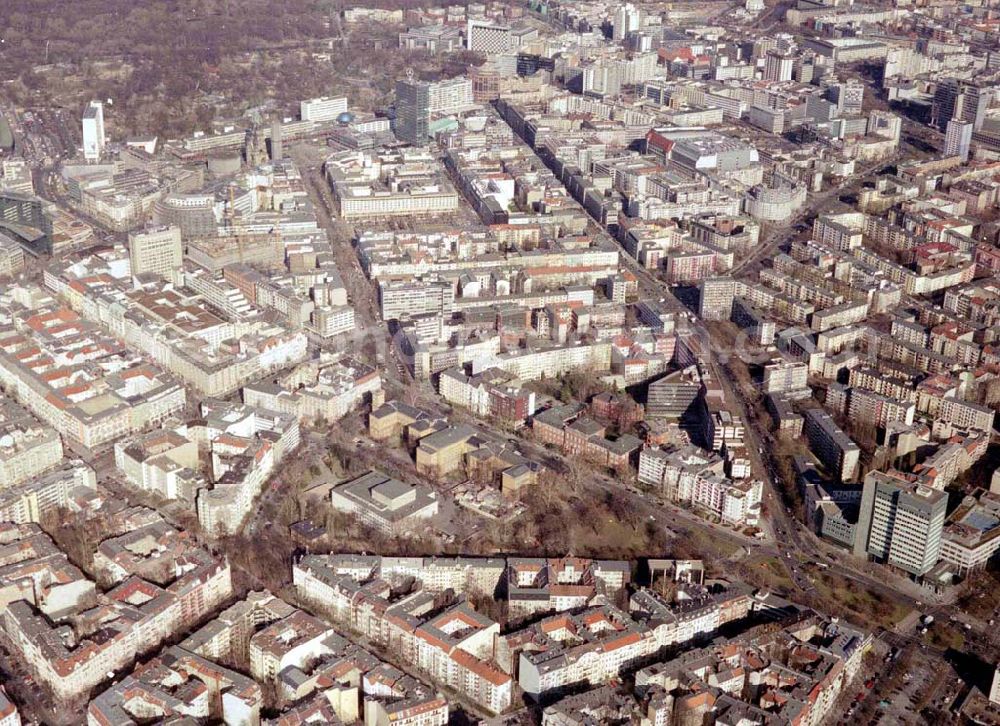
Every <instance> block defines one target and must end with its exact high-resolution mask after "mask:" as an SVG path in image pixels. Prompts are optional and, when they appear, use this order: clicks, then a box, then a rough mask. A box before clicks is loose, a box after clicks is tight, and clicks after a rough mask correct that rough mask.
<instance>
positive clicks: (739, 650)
mask: <svg viewBox="0 0 1000 726" xmlns="http://www.w3.org/2000/svg"><path fill="white" fill-rule="evenodd" d="M872 642H873V641H872V636H871V634H869V633H865V632H863V631H860V630H857V629H856V628H854V627H852V626H851V625H849V624H846V623H844V622H841V621H839V620H838V619H835V618H825V617H823V616H820V615H817V614H816V613H811V612H809V611H805V612H799V613H797V614H796V615H794V616H793V619H792V620H790V621H789V622H786V623H784V624H783V625H782V626H781V627H779V628H775V627H773V626H771V627H770V628H768V630H751V631H750V632H749V633H746V634H745V635H742V636H738V637H735V638H721V639H719V640H717V641H716V642H713V644H712V645H710V646H707V647H705V648H700V649H694V650H688V651H686V652H684V653H683V654H681V655H679V656H677V657H676V658H674V659H673V660H670V661H667V662H662V663H655V664H653V665H650V666H647V667H645V668H642V669H640V670H639V671H638V672H637V673H636V674H635V682H636V690H637V692H638V693H642V694H650V695H651V696H652V697H653V701H652V702H651V709H652V710H653V711H654V712H655V714H656V716H657V717H658V718H662V719H664V720H665V721H670V720H673V721H674V722H678V723H688V722H692V721H698V720H702V719H704V718H705V717H706V716H707V715H710V717H711V718H715V719H717V720H719V721H721V722H724V723H725V722H730V721H731V722H734V723H736V722H739V721H741V720H745V719H746V718H754V719H760V718H766V717H767V716H764V715H763V714H770V717H771V718H773V719H775V720H778V721H795V722H796V723H799V724H803V725H804V726H805V725H808V726H819V725H820V724H822V723H824V722H825V721H826V719H828V717H829V714H830V711H831V709H832V708H833V707H834V704H835V703H836V701H837V699H838V697H840V696H841V694H843V693H844V692H845V691H846V690H847V689H848V688H849V687H850V686H851V684H852V682H853V681H854V679H855V678H856V677H857V675H858V673H859V671H860V667H861V661H862V659H863V658H864V655H865V654H866V653H867V652H868V651H869V650H870V649H871V647H872ZM797 658H808V661H809V663H810V667H809V669H808V670H806V669H804V668H795V669H792V668H789V667H787V665H785V664H786V663H789V662H791V661H795V659H797ZM778 682H780V683H781V686H780V689H779V688H778V687H777V686H773V685H768V684H776V683H778ZM749 683H756V684H762V685H760V686H759V687H755V688H746V687H745V686H746V685H747V684H749ZM779 690H780V694H779ZM664 692H665V693H668V694H672V695H673V698H672V699H660V700H657V698H656V696H657V694H658V693H664ZM749 714H752V715H749Z"/></svg>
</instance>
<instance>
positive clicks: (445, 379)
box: [438, 368, 535, 426]
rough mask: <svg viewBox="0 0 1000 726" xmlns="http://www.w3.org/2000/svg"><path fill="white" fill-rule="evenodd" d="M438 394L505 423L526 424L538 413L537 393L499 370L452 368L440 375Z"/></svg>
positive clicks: (451, 401) (481, 415) (472, 410)
mask: <svg viewBox="0 0 1000 726" xmlns="http://www.w3.org/2000/svg"><path fill="white" fill-rule="evenodd" d="M438 393H440V394H441V397H442V398H443V399H444V400H446V401H448V403H451V404H454V405H456V406H461V407H462V408H465V409H468V410H469V411H471V412H472V413H474V414H475V415H477V416H479V417H481V418H489V419H495V420H497V421H499V422H502V423H504V424H510V425H515V426H520V425H523V424H524V423H525V422H526V421H527V419H528V417H529V416H531V415H532V414H533V413H534V412H535V394H534V392H533V391H527V390H525V389H524V388H522V386H521V382H520V381H518V380H517V379H516V378H513V377H512V376H511V375H510V374H508V373H505V372H503V371H500V370H497V369H488V370H485V371H483V372H482V373H480V374H478V375H475V376H469V375H466V374H465V373H464V371H463V370H462V369H460V368H449V369H448V370H445V371H442V372H441V374H440V375H439V376H438Z"/></svg>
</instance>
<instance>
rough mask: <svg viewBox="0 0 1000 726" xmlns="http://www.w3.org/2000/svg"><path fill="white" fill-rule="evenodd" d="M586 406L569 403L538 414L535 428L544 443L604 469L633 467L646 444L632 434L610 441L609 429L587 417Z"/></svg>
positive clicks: (538, 437) (537, 437) (535, 432)
mask: <svg viewBox="0 0 1000 726" xmlns="http://www.w3.org/2000/svg"><path fill="white" fill-rule="evenodd" d="M585 410H586V406H584V405H583V404H567V405H565V406H554V407H552V408H549V409H547V410H545V411H542V412H541V413H539V414H537V415H535V417H534V418H533V419H532V421H531V429H532V432H533V433H534V435H535V438H536V439H538V440H539V441H541V442H542V443H544V444H551V445H553V446H557V447H559V448H561V449H562V451H563V453H565V454H566V455H568V456H578V457H582V458H584V459H586V460H588V461H591V462H593V463H595V464H598V465H600V466H605V467H608V468H611V469H619V470H624V469H627V468H629V467H631V466H632V465H633V464H634V463H635V461H636V456H637V455H638V451H639V449H640V448H641V447H642V441H640V440H639V439H638V438H636V437H635V436H632V435H631V434H621V435H620V436H619V437H618V438H617V439H614V440H610V439H608V438H607V435H606V434H607V431H606V429H607V427H606V426H604V425H603V424H601V423H598V422H597V421H595V420H593V419H591V418H587V417H585V416H584V415H583V414H584V412H585Z"/></svg>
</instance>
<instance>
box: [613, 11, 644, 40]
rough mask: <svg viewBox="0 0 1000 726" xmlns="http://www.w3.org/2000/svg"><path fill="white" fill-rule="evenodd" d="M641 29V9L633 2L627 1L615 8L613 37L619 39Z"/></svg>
mask: <svg viewBox="0 0 1000 726" xmlns="http://www.w3.org/2000/svg"><path fill="white" fill-rule="evenodd" d="M638 29H639V10H638V9H637V8H636V7H635V5H633V4H632V3H625V4H624V5H621V6H619V7H618V9H617V10H615V17H614V20H613V28H612V37H613V38H614V39H615V40H617V41H622V40H625V36H626V35H628V34H629V33H631V32H633V31H636V30H638Z"/></svg>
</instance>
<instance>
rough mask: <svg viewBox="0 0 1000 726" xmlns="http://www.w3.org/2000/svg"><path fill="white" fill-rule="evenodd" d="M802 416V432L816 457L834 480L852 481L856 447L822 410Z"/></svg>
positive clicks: (857, 459) (857, 455)
mask: <svg viewBox="0 0 1000 726" xmlns="http://www.w3.org/2000/svg"><path fill="white" fill-rule="evenodd" d="M804 415H805V421H804V423H803V427H802V431H803V433H805V435H806V438H807V439H808V440H809V448H810V449H811V450H812V452H813V453H814V454H815V455H816V458H817V459H819V460H820V461H821V462H823V465H824V466H825V467H826V468H827V470H828V471H829V472H830V473H831V474H832V475H833V476H834V477H836V478H837V479H838V480H840V481H851V480H853V479H854V478H855V477H856V476H857V475H858V466H859V462H860V458H861V449H860V447H859V446H858V445H857V444H855V443H854V442H853V441H851V438H850V437H849V436H848V435H847V434H845V433H844V432H843V431H842V430H841V429H840V427H839V426H837V424H836V422H835V421H834V420H833V417H832V416H831V415H830V414H829V413H827V412H826V411H823V410H822V409H810V410H808V411H806V412H805V414H804Z"/></svg>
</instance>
